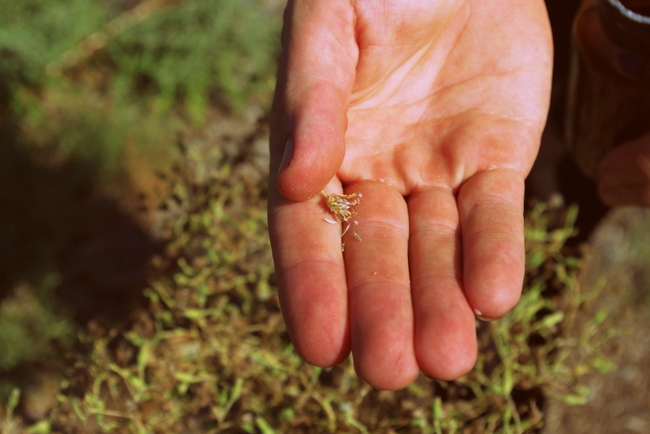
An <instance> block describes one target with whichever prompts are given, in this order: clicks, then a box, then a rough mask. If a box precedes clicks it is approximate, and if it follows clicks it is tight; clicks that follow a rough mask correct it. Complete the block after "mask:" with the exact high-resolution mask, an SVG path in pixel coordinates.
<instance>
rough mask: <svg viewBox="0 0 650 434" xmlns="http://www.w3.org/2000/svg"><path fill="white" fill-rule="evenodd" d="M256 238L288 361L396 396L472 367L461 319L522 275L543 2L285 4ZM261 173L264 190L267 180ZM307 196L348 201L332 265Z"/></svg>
mask: <svg viewBox="0 0 650 434" xmlns="http://www.w3.org/2000/svg"><path fill="white" fill-rule="evenodd" d="M283 43H284V53H283V57H282V61H281V66H280V70H279V74H278V87H277V90H276V97H275V100H274V106H273V112H272V119H271V128H272V129H271V160H272V161H271V173H272V175H273V176H272V179H271V180H270V186H271V192H270V198H269V224H270V235H271V242H272V245H273V253H274V260H275V265H276V271H277V276H278V282H279V290H280V303H281V306H282V311H283V314H284V316H285V320H286V323H287V327H288V329H289V333H290V335H291V339H292V341H293V344H294V346H295V348H296V351H297V352H298V353H299V354H300V355H301V357H303V358H304V359H305V360H306V361H307V362H309V363H312V364H315V365H318V366H332V365H335V364H337V363H340V362H341V361H342V360H344V359H345V358H346V357H347V355H348V354H349V352H350V351H352V353H353V354H354V363H355V368H356V371H357V373H358V375H359V376H360V377H361V378H363V379H364V380H365V381H367V382H368V383H370V384H371V385H372V386H374V387H376V388H379V389H391V390H395V389H401V388H404V387H406V386H408V385H409V384H410V383H411V382H412V381H414V379H415V378H416V377H417V376H418V374H419V373H420V372H421V371H422V372H424V373H425V374H426V375H429V376H431V377H434V378H438V379H443V380H451V379H455V378H458V377H460V376H462V375H464V374H465V373H467V372H468V371H469V370H470V369H471V368H472V367H473V365H474V363H475V360H476V332H475V317H474V315H475V313H480V314H481V316H483V317H486V318H498V317H500V316H502V315H504V314H506V313H507V312H508V311H509V310H510V309H511V308H512V307H513V306H514V305H515V304H516V303H517V301H518V299H519V296H520V291H521V286H522V279H523V273H524V237H523V192H524V178H525V177H526V175H527V174H528V172H529V170H530V168H531V166H532V163H533V160H534V158H535V156H536V154H537V150H538V147H539V141H540V136H541V131H542V129H543V126H544V123H545V120H546V113H547V110H548V103H549V94H550V77H551V57H552V53H551V51H552V50H551V35H550V29H549V25H548V18H547V15H546V10H545V6H544V2H543V1H542V0H447V1H443V0H417V1H416V0H393V1H389V0H384V1H381V0H356V1H351V0H311V1H306V0H305V1H299V0H296V1H290V2H289V5H288V8H287V11H286V14H285V28H284V33H283ZM276 174H277V175H276ZM321 190H325V192H327V193H346V194H350V193H355V192H356V193H362V194H363V197H362V199H361V202H360V204H359V205H357V206H355V207H354V209H355V211H356V212H357V213H358V214H357V215H356V216H355V217H354V220H356V221H358V223H359V224H358V225H355V227H354V230H355V231H356V232H357V233H358V234H359V235H360V237H361V239H362V241H358V240H356V239H355V238H354V237H353V232H352V231H350V232H348V233H347V234H346V235H345V237H344V241H345V244H346V249H345V252H343V253H342V252H341V239H340V227H339V226H337V225H332V224H329V223H327V222H326V221H324V219H325V218H332V215H331V213H329V211H328V209H327V207H326V206H325V204H324V200H323V198H322V197H321V196H320V195H319V192H320V191H321Z"/></svg>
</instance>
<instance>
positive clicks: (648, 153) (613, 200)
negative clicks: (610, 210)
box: [598, 133, 650, 206]
mask: <svg viewBox="0 0 650 434" xmlns="http://www.w3.org/2000/svg"><path fill="white" fill-rule="evenodd" d="M598 193H599V194H600V198H601V199H602V200H603V202H605V203H606V204H608V205H614V206H617V205H637V206H650V133H648V134H645V135H644V136H642V137H639V138H637V139H635V140H631V141H629V142H627V143H623V144H622V145H620V146H618V147H616V148H614V149H612V150H611V151H610V152H609V153H608V154H607V155H605V158H603V161H601V163H600V167H599V168H598Z"/></svg>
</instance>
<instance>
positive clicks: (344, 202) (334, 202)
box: [321, 192, 361, 222]
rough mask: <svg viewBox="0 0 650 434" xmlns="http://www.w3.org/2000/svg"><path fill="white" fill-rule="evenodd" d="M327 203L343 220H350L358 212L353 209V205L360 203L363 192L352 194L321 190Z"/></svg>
mask: <svg viewBox="0 0 650 434" xmlns="http://www.w3.org/2000/svg"><path fill="white" fill-rule="evenodd" d="M321 194H322V195H323V197H324V198H325V202H326V203H327V207H328V208H329V209H330V211H332V213H334V215H335V216H337V217H338V218H340V219H341V220H342V221H344V222H347V221H350V219H351V218H352V217H354V216H355V215H357V213H356V212H355V211H354V210H353V209H352V207H353V206H355V205H358V204H359V202H360V201H361V193H352V194H336V193H332V194H326V193H323V192H321Z"/></svg>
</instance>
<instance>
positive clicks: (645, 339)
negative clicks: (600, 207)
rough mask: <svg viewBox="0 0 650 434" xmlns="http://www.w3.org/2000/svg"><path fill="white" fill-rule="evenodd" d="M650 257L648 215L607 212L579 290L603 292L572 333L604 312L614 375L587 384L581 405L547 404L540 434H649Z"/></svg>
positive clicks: (635, 210)
mask: <svg viewBox="0 0 650 434" xmlns="http://www.w3.org/2000/svg"><path fill="white" fill-rule="evenodd" d="M649 253H650V210H647V209H639V208H627V209H617V210H612V211H610V212H609V213H608V214H607V216H606V217H605V218H604V220H603V222H602V223H601V224H600V225H599V226H598V227H597V228H596V230H595V232H594V233H593V235H592V238H591V242H590V245H589V248H588V253H587V255H586V267H585V269H584V270H583V274H582V277H581V286H582V287H583V288H593V287H596V286H601V285H602V290H601V292H600V295H599V296H598V297H597V298H596V299H594V300H593V301H592V302H591V303H589V305H588V306H587V309H585V310H584V311H583V312H582V313H581V318H578V321H576V324H575V327H583V326H584V325H585V323H586V320H587V319H588V318H589V317H590V316H592V315H594V314H595V313H596V312H598V311H599V310H601V309H603V308H604V309H606V310H607V311H608V314H609V315H608V319H607V321H608V324H609V325H611V326H612V327H616V328H617V333H616V336H615V337H613V338H611V339H610V340H609V341H608V342H607V344H606V345H605V347H604V351H603V353H604V355H605V356H606V357H607V358H608V359H609V360H610V361H612V362H613V363H614V364H615V365H616V369H615V370H614V371H612V372H609V373H607V374H597V375H592V376H590V377H589V378H588V380H587V385H588V386H589V388H590V390H591V394H590V398H589V402H588V403H587V404H586V405H582V406H572V407H570V406H566V405H563V404H561V403H558V402H551V404H550V406H549V408H548V409H547V412H546V418H547V419H546V423H547V426H546V428H545V430H544V432H545V433H547V434H551V433H553V434H564V433H566V434H569V433H571V434H581V433H585V434H586V433H589V434H628V433H629V434H633V433H638V434H645V433H650V333H648V332H649V331H650V291H649V284H650V268H649V267H648V265H649V264H650V255H649Z"/></svg>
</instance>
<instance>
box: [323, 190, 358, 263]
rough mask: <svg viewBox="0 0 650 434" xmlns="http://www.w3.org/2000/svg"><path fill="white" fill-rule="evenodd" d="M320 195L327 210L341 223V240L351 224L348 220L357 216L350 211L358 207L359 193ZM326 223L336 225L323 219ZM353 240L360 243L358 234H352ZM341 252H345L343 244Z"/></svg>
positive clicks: (329, 220)
mask: <svg viewBox="0 0 650 434" xmlns="http://www.w3.org/2000/svg"><path fill="white" fill-rule="evenodd" d="M321 195H322V196H323V198H324V199H325V203H326V204H327V207H328V208H329V210H330V211H331V212H332V214H334V216H335V217H337V218H338V219H339V220H341V222H342V223H343V232H342V233H341V238H343V236H344V235H345V234H346V232H347V231H348V230H349V229H350V226H351V223H350V220H351V219H352V217H354V216H355V215H357V213H356V211H354V209H352V207H353V206H355V205H359V202H361V197H362V195H361V193H352V194H337V193H332V194H327V193H325V192H321ZM325 221H326V222H328V223H332V224H336V223H338V222H337V221H336V220H332V219H327V218H326V219H325ZM354 224H355V225H357V224H359V222H357V221H354ZM354 238H355V239H356V240H357V241H361V237H360V236H359V234H357V233H356V232H354ZM341 250H342V251H343V250H345V243H341Z"/></svg>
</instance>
